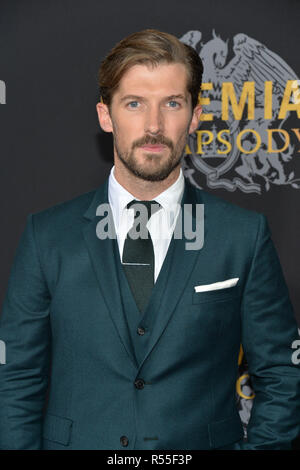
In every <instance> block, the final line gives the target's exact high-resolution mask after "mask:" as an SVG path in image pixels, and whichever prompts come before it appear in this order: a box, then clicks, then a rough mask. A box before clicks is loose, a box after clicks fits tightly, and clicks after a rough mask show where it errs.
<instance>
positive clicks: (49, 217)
mask: <svg viewBox="0 0 300 470" xmlns="http://www.w3.org/2000/svg"><path fill="white" fill-rule="evenodd" d="M96 191H97V188H95V189H93V190H91V191H88V192H86V193H83V194H80V195H78V196H76V197H74V198H72V199H69V200H66V201H62V202H60V203H58V204H55V205H53V206H50V207H48V208H45V209H43V210H41V211H38V212H32V213H30V214H29V216H28V217H30V218H32V221H33V225H34V226H35V227H36V229H38V230H42V231H44V230H46V231H47V232H48V233H50V232H58V231H61V230H64V229H66V228H70V226H73V227H75V226H76V225H78V223H79V222H81V221H82V220H83V216H84V213H85V211H86V210H87V208H88V207H89V205H90V204H91V201H92V200H93V198H94V196H95V193H96Z"/></svg>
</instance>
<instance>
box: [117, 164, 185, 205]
mask: <svg viewBox="0 0 300 470" xmlns="http://www.w3.org/2000/svg"><path fill="white" fill-rule="evenodd" d="M179 173H180V165H178V166H177V167H176V168H175V169H174V170H173V171H172V172H171V173H170V174H169V176H168V177H167V178H165V179H164V180H163V181H146V180H143V179H141V178H139V177H138V176H136V175H134V174H133V173H131V172H130V171H129V170H128V169H127V168H126V167H125V165H124V164H123V163H122V162H121V161H119V160H118V161H117V160H115V169H114V176H115V178H116V180H117V181H118V183H119V184H120V185H121V186H123V188H125V189H126V190H127V191H128V192H129V193H131V194H132V195H133V196H134V197H135V198H137V199H140V200H143V201H151V200H152V199H155V198H156V197H157V196H158V195H159V194H161V193H162V192H163V191H165V190H166V189H168V188H169V187H170V186H172V184H173V183H175V181H176V180H177V178H178V176H179Z"/></svg>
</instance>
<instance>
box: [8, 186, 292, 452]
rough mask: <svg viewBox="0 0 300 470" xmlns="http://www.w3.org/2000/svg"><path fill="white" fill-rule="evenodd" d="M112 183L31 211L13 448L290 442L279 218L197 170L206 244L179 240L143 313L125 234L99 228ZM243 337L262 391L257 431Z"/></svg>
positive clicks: (288, 340) (15, 310)
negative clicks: (242, 401)
mask: <svg viewBox="0 0 300 470" xmlns="http://www.w3.org/2000/svg"><path fill="white" fill-rule="evenodd" d="M107 190H108V182H107V181H106V182H105V183H104V184H103V185H101V186H100V187H99V188H97V189H96V190H94V191H91V192H88V193H85V194H83V195H80V196H78V197H76V198H74V199H72V200H71V201H67V202H64V203H61V204H58V205H56V206H53V207H50V208H48V209H45V210H43V211H41V212H38V213H34V214H29V216H28V218H27V223H26V227H25V229H24V232H23V234H22V236H21V239H20V242H19V245H18V248H17V251H16V254H15V258H14V262H13V266H12V269H11V273H10V278H9V283H8V289H7V293H6V297H5V300H4V304H3V309H2V315H1V317H0V339H1V340H3V341H4V342H5V344H6V363H5V364H2V365H0V403H1V408H0V448H2V449H61V450H69V449H115V450H122V449H123V450H134V449H139V450H141V449H151V450H155V449H166V450H169V449H170V450H171V449H182V450H192V449H195V450H196V449H222V448H234V449H253V450H254V449H289V448H290V446H291V441H292V440H293V439H294V438H295V437H296V436H297V434H298V433H299V432H300V430H299V416H300V373H299V366H297V365H295V364H293V363H292V360H291V356H292V349H291V344H292V342H293V341H294V339H296V338H297V336H298V333H297V324H296V320H295V317H294V313H293V310H292V306H291V302H290V299H289V293H288V289H287V286H286V283H285V280H284V277H283V273H282V269H281V267H280V263H279V259H278V256H277V253H276V250H275V248H274V245H273V242H272V240H271V237H270V230H269V227H268V223H267V220H266V217H265V216H264V215H262V214H259V213H257V212H254V211H250V210H246V209H242V208H240V207H238V206H237V205H235V204H232V203H228V202H226V201H224V200H222V199H221V198H219V197H217V196H215V195H212V194H210V193H208V192H207V191H204V190H199V189H197V188H195V187H194V186H192V185H191V184H190V183H189V182H188V181H187V180H186V181H185V190H184V194H183V199H182V206H183V205H184V204H190V207H192V208H193V207H195V204H204V244H203V246H202V248H201V249H198V250H186V249H185V243H186V242H187V241H188V242H189V241H190V240H187V239H186V238H185V234H184V233H183V238H182V239H175V238H173V239H172V240H171V243H170V246H169V249H168V252H167V255H166V258H165V261H164V264H163V266H162V269H161V271H160V273H159V276H158V279H157V281H156V283H155V285H154V287H153V290H152V293H151V297H150V301H149V303H148V305H147V308H146V309H145V311H144V312H143V313H140V312H139V310H138V308H137V306H136V303H135V301H134V298H133V296H132V293H131V291H130V288H129V285H128V282H127V279H126V276H125V274H124V270H123V268H122V265H121V261H120V256H119V252H118V247H117V240H116V239H110V238H106V239H104V240H100V239H99V238H98V237H97V236H96V226H97V223H98V222H99V220H100V219H101V216H97V215H96V210H97V207H98V206H99V204H101V203H107V202H108V198H107ZM194 222H196V221H195V220H194ZM236 277H238V278H239V282H238V284H237V285H236V286H234V287H230V288H225V289H219V290H212V291H207V292H195V289H194V287H195V286H197V285H201V284H210V283H214V282H218V281H224V280H226V279H232V278H236ZM240 344H242V345H243V349H244V352H245V355H246V358H247V361H248V364H249V372H250V374H251V379H252V385H253V388H254V391H255V399H254V405H253V408H252V413H251V419H250V422H249V425H248V440H247V441H246V442H244V441H243V428H242V424H241V421H240V417H239V413H238V411H237V406H236V393H235V384H236V379H237V374H238V354H239V349H240ZM124 443H125V446H124Z"/></svg>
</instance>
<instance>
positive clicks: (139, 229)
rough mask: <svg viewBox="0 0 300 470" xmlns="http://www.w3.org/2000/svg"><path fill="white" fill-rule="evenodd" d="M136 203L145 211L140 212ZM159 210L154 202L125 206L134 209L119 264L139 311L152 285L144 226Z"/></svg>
mask: <svg viewBox="0 0 300 470" xmlns="http://www.w3.org/2000/svg"><path fill="white" fill-rule="evenodd" d="M137 204H139V205H140V207H141V206H143V207H144V208H146V209H147V210H145V209H144V210H139V207H138V206H137ZM143 207H142V209H143ZM160 207H161V206H160V204H159V203H158V202H156V201H137V200H135V199H134V200H133V201H131V202H130V203H129V204H127V208H128V209H129V208H132V209H134V222H133V226H132V227H131V228H130V230H129V231H128V233H127V236H126V239H125V242H124V249H123V255H122V264H123V268H124V271H125V274H126V277H127V280H128V283H129V286H130V289H131V291H132V294H133V297H134V299H135V301H136V304H137V307H138V309H139V310H140V312H143V311H144V310H145V308H146V306H147V304H148V302H149V299H150V295H151V291H152V288H153V286H154V250H153V243H152V239H151V236H150V233H149V231H148V229H147V227H146V224H147V222H148V220H149V219H150V217H151V215H153V214H154V212H156V211H157V210H159V209H160ZM137 234H138V237H137ZM132 237H133V238H132ZM134 237H135V239H134ZM136 237H137V238H136ZM145 237H146V238H145Z"/></svg>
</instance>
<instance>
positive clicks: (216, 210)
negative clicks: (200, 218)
mask: <svg viewBox="0 0 300 470" xmlns="http://www.w3.org/2000/svg"><path fill="white" fill-rule="evenodd" d="M188 184H189V185H191V184H190V183H188ZM193 188H194V191H195V194H196V199H197V201H201V203H202V204H204V213H205V214H206V216H207V217H209V219H210V220H211V221H213V222H214V225H215V226H220V227H223V228H224V229H225V228H228V229H231V230H237V231H240V232H244V233H245V232H249V231H250V232H253V231H254V232H255V233H257V231H258V230H259V227H260V226H261V225H265V224H267V218H266V216H265V215H264V214H263V213H262V212H259V211H255V210H252V209H246V208H245V207H242V206H240V205H239V204H238V203H233V202H230V201H226V200H225V199H223V198H222V197H220V196H217V195H215V194H212V193H210V192H208V191H206V190H204V189H199V188H197V187H195V186H193Z"/></svg>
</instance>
